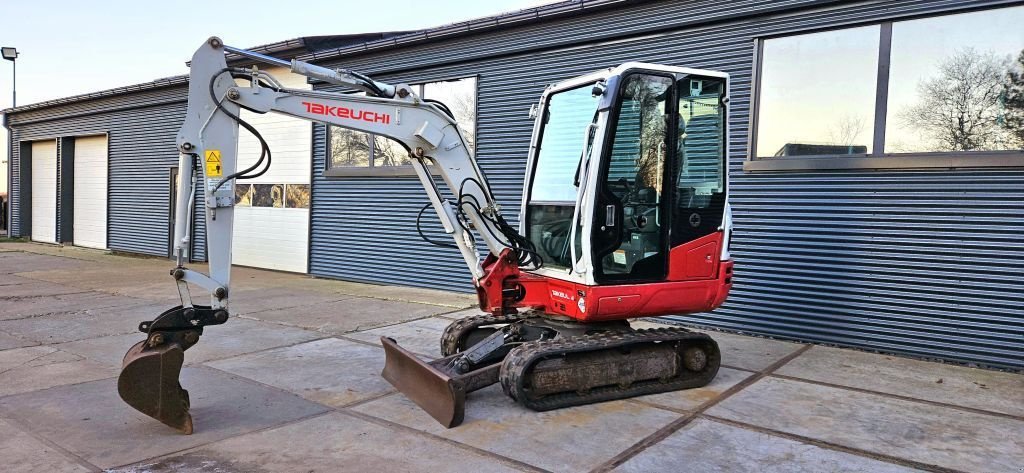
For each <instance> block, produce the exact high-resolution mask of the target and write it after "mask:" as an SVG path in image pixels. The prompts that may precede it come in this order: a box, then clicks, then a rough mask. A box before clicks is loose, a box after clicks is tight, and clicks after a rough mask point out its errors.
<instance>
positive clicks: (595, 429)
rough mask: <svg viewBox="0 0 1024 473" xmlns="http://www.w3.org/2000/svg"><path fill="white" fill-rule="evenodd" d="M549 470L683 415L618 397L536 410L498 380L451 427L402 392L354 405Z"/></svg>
mask: <svg viewBox="0 0 1024 473" xmlns="http://www.w3.org/2000/svg"><path fill="white" fill-rule="evenodd" d="M352 409H354V410H356V411H359V412H362V413H364V414H367V415H371V416H374V417H379V418H382V419H386V420H389V421H391V422H395V423H398V424H401V425H405V426H408V427H411V428H414V429H416V430H421V431H424V432H429V433H432V434H435V435H439V436H441V437H445V438H448V439H451V440H454V441H457V442H460V443H464V444H467V445H471V446H474V447H477V448H479V449H482V450H486V451H488V452H494V453H497V454H499V455H502V456H505V457H508V458H512V459H515V460H518V461H521V462H523V463H527V464H530V465H534V466H537V467H539V468H543V469H545V470H550V471H567V472H576V471H587V470H590V469H593V468H594V467H597V466H599V465H601V464H602V463H604V462H606V461H608V460H610V459H611V458H613V457H614V456H615V455H617V454H618V453H619V452H620V451H622V450H625V449H626V448H628V447H630V446H631V445H633V444H634V443H636V442H637V441H638V440H640V439H642V438H644V437H646V436H648V435H650V434H652V433H654V432H655V431H657V430H658V429H660V428H662V427H664V426H665V425H667V424H669V423H670V422H672V421H674V420H676V419H678V418H679V417H680V415H679V414H676V413H673V412H670V411H666V410H662V409H658V408H654V407H650V406H645V405H642V404H639V403H633V402H625V401H613V402H605V403H600V404H591V405H587V406H579V407H571V408H567V409H558V410H554V411H548V412H534V411H531V410H528V409H526V408H524V407H521V406H519V405H518V404H516V403H515V401H513V400H511V399H510V398H508V396H506V395H505V394H504V393H503V392H502V391H501V387H500V386H498V385H494V386H490V387H488V388H485V389H482V390H480V391H477V392H474V393H471V394H470V395H469V396H468V398H467V400H466V418H465V422H463V424H462V425H460V426H458V427H455V428H453V429H446V428H444V427H443V426H442V425H441V424H439V423H437V421H436V420H434V419H433V418H432V417H430V416H429V415H428V414H427V413H425V412H423V411H422V410H421V409H420V408H419V407H418V406H416V404H414V403H412V402H411V401H409V400H408V399H406V397H405V396H403V395H401V394H394V395H391V396H386V397H383V398H381V399H377V400H374V401H370V402H367V403H366V404H361V405H359V406H356V407H354V408H352Z"/></svg>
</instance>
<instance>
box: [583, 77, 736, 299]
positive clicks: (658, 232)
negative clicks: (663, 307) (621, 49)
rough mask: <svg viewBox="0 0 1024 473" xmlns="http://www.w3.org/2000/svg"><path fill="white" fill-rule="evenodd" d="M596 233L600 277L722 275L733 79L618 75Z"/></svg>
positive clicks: (606, 280)
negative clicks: (727, 138)
mask: <svg viewBox="0 0 1024 473" xmlns="http://www.w3.org/2000/svg"><path fill="white" fill-rule="evenodd" d="M619 84H620V88H619V90H618V94H617V99H616V104H615V106H614V107H613V109H612V111H611V113H610V115H609V119H608V127H607V130H608V131H607V135H606V136H605V145H604V147H603V148H604V149H603V153H602V154H603V156H602V159H601V168H600V172H599V177H598V179H597V182H596V188H595V199H594V203H595V206H594V214H593V223H592V225H593V226H592V232H591V252H592V253H591V255H592V261H593V265H594V279H595V281H596V282H597V283H599V284H631V283H639V282H650V281H663V280H666V279H669V280H673V281H678V280H689V279H706V278H710V277H713V275H714V268H716V267H717V264H718V260H719V254H720V249H721V248H720V246H721V245H722V244H724V243H723V241H722V240H723V238H722V235H720V233H721V232H720V229H721V225H722V219H723V216H724V212H725V203H726V189H725V186H726V175H725V159H726V156H727V153H726V145H727V143H726V141H725V106H724V103H723V97H725V93H726V79H724V78H720V77H702V76H696V75H691V74H683V73H675V74H671V73H667V72H646V71H645V72H640V71H638V72H632V73H627V74H625V75H624V76H623V77H622V79H621V80H620V81H619Z"/></svg>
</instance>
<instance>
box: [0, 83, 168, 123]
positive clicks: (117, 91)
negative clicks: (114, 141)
mask: <svg viewBox="0 0 1024 473" xmlns="http://www.w3.org/2000/svg"><path fill="white" fill-rule="evenodd" d="M187 83H188V75H180V76H171V77H164V78H162V79H157V80H154V81H152V82H143V83H141V84H132V85H126V86H123V87H115V88H113V89H107V90H101V91H99V92H89V93H86V94H79V95H72V96H70V97H61V98H59V99H53V100H46V101H43V102H36V103H33V104H29V105H22V106H20V107H12V108H7V109H4V110H0V113H3V114H4V115H9V114H15V113H21V112H27V111H30V110H38V109H41V108H47V107H52V106H54V105H62V104H68V103H74V102H83V101H86V100H94V99H99V98H104V97H113V96H116V95H122V94H126V93H130V92H139V91H143V90H154V89H162V88H165V87H173V86H176V85H184V84H187Z"/></svg>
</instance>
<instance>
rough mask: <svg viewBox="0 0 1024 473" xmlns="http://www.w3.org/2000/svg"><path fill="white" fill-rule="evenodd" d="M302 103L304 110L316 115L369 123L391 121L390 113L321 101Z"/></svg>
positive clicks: (388, 122) (386, 122)
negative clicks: (336, 105)
mask: <svg viewBox="0 0 1024 473" xmlns="http://www.w3.org/2000/svg"><path fill="white" fill-rule="evenodd" d="M302 105H305V106H306V111H307V112H309V113H315V114H317V115H326V116H328V117H338V118H349V119H352V120H362V121H364V122H371V123H383V124H385V125H387V124H390V123H391V115H390V114H387V113H377V112H371V111H368V110H356V109H354V108H348V107H335V106H332V105H324V104H322V103H313V102H302Z"/></svg>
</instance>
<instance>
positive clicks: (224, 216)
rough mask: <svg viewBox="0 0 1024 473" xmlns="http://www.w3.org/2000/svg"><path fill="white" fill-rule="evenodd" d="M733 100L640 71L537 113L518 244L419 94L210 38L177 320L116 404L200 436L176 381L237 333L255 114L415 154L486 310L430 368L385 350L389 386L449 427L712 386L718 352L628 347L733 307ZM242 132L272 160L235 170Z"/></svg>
mask: <svg viewBox="0 0 1024 473" xmlns="http://www.w3.org/2000/svg"><path fill="white" fill-rule="evenodd" d="M225 53H234V54H236V55H239V56H243V57H247V58H249V59H252V60H254V61H256V62H260V63H266V64H270V65H273V66H283V67H287V68H289V69H290V70H291V71H292V72H294V73H296V74H301V75H303V76H306V77H309V78H312V79H315V80H318V81H323V82H327V83H331V84H336V85H341V86H345V87H347V88H350V89H352V90H353V91H362V92H364V93H365V94H352V93H332V92H321V91H316V90H297V89H288V88H286V87H284V86H282V85H281V83H279V82H278V81H277V80H275V79H274V78H273V77H272V76H270V75H268V74H266V73H265V72H262V71H260V70H259V69H257V68H255V67H252V68H248V69H244V68H234V67H229V66H228V65H227V62H226V60H225ZM728 91H729V77H728V75H726V74H724V73H721V72H714V71H705V70H697V69H687V68H681V67H669V66H661V65H655V64H644V63H635V62H630V63H626V64H622V65H620V66H617V67H612V68H608V69H603V70H600V71H597V72H594V73H592V74H587V75H584V76H581V77H577V78H574V79H569V80H566V81H564V82H560V83H557V84H553V85H550V86H548V87H547V88H546V89H545V90H544V92H543V94H542V95H541V97H540V101H539V103H538V104H537V105H536V106H535V107H534V108H533V109H532V110H531V112H530V113H531V115H532V116H533V117H534V119H535V125H534V129H533V137H532V142H531V144H530V148H529V150H523V152H524V153H528V160H527V171H526V176H525V184H524V188H523V200H522V205H521V206H520V208H519V215H518V222H519V223H518V228H517V227H515V226H513V225H511V224H509V223H508V222H507V221H506V220H505V218H504V217H503V216H502V209H501V208H500V206H499V205H498V204H497V202H496V200H495V198H494V195H493V194H492V192H491V188H490V186H489V185H488V182H487V179H486V177H485V176H484V173H483V172H482V171H481V169H480V167H479V166H478V164H477V162H476V159H475V158H474V156H473V154H472V152H471V151H470V150H469V149H468V148H467V147H466V140H465V138H464V137H463V136H462V134H461V133H460V131H459V129H458V126H457V124H456V120H455V118H454V116H453V114H452V113H451V111H450V110H449V109H448V107H446V106H445V105H444V104H443V103H440V102H437V101H433V100H427V99H423V98H421V97H419V96H418V95H417V94H416V92H414V89H413V88H412V87H410V86H408V85H404V84H398V85H390V84H385V83H382V82H378V81H375V80H373V79H371V78H369V77H367V76H365V75H362V74H359V73H357V72H354V71H351V70H345V69H328V68H324V67H320V66H316V65H312V64H308V63H305V62H301V61H297V60H292V61H291V62H287V61H283V60H280V59H276V58H272V57H269V56H265V55H262V54H259V53H254V52H250V51H246V50H242V49H237V48H232V47H230V46H225V45H224V44H223V43H222V42H221V40H220V39H218V38H216V37H214V38H210V39H209V40H208V41H207V42H206V43H204V44H203V45H202V46H201V47H200V48H199V49H198V50H197V51H196V53H195V55H194V56H193V57H192V63H191V75H190V80H189V92H188V94H189V95H188V110H187V114H186V116H185V122H184V124H183V125H182V128H181V131H180V132H179V133H178V137H177V144H178V148H179V150H180V152H181V156H180V162H179V169H180V175H182V176H196V175H197V173H196V172H195V167H196V166H198V167H199V170H200V171H201V176H202V177H201V178H199V177H198V176H196V177H193V179H189V178H187V177H186V178H183V179H181V180H180V184H179V185H178V193H177V195H178V201H177V208H176V212H177V214H176V219H175V228H174V254H175V256H176V259H177V265H176V267H175V268H174V269H172V270H171V276H173V278H174V280H175V281H176V283H177V287H178V292H179V294H180V296H181V305H180V306H177V307H174V308H172V309H169V310H167V311H166V312H164V313H162V314H160V315H159V316H158V317H156V318H155V319H154V320H152V321H145V322H142V323H141V324H140V325H139V330H140V331H141V332H143V333H145V334H146V337H145V339H144V340H142V341H141V342H139V343H138V344H136V345H135V346H133V347H132V348H131V349H130V350H129V351H128V353H127V354H126V355H125V358H124V364H123V367H122V371H121V375H120V378H119V380H118V392H119V393H120V395H121V398H122V399H124V400H125V401H126V402H127V403H128V404H130V405H131V406H132V407H134V408H136V409H138V410H139V411H141V412H143V413H145V414H147V415H149V416H151V417H153V418H155V419H157V420H159V421H161V422H163V423H164V424H167V425H168V426H171V427H173V428H175V429H178V430H180V431H182V432H184V433H191V432H192V417H191V415H190V414H189V397H188V392H187V391H185V390H184V389H182V387H181V385H180V383H179V379H178V376H179V374H180V371H181V367H182V363H183V361H184V352H185V351H186V350H188V348H189V347H191V346H193V345H195V344H196V342H198V340H199V337H200V335H202V333H203V330H204V328H205V327H207V326H209V325H219V324H223V323H225V322H227V321H228V319H229V316H228V315H229V312H228V300H229V296H230V294H231V290H230V275H231V232H232V221H233V214H234V205H235V191H234V186H235V183H236V181H240V180H244V179H249V178H253V177H256V176H259V175H260V174H262V173H263V172H265V171H266V169H268V167H269V166H270V164H271V150H270V149H269V147H268V146H267V143H266V141H264V139H263V138H262V137H261V136H260V134H259V132H258V131H257V130H256V129H255V128H254V127H252V126H251V125H249V124H248V123H246V122H245V121H243V120H242V119H241V118H239V110H240V109H243V108H244V109H246V110H250V111H252V112H256V113H268V112H275V113H282V114H285V115H289V116H292V117H297V118H302V119H306V120H311V121H316V122H322V123H326V124H330V125H334V126H339V127H343V128H348V129H352V130H357V131H362V132H368V133H373V134H376V135H380V136H384V137H387V138H390V139H392V140H394V141H396V142H398V143H400V144H401V145H402V146H404V147H405V149H406V150H407V151H408V153H409V156H410V158H411V161H412V167H413V169H414V170H415V172H416V175H417V176H418V177H419V179H420V181H421V182H422V184H423V188H424V190H425V191H426V194H427V198H428V199H429V204H428V205H432V206H433V209H434V211H435V212H436V214H437V216H438V217H439V219H440V221H441V225H442V226H443V227H444V230H445V232H447V233H448V234H450V235H451V236H452V240H453V242H452V243H451V244H447V243H446V244H445V245H448V246H451V247H454V248H457V249H458V251H459V252H460V253H461V254H462V257H463V258H464V259H465V261H466V265H467V266H468V268H469V271H470V272H471V273H472V275H473V282H474V284H475V286H476V292H477V295H478V296H479V302H480V309H481V310H482V311H483V314H482V315H479V316H475V317H468V318H463V319H461V320H458V321H455V322H453V323H452V324H451V325H449V326H448V327H447V328H446V329H445V331H444V333H443V336H442V338H441V352H442V356H443V357H442V358H440V359H437V360H433V361H423V360H421V359H420V358H419V357H417V356H415V355H413V354H412V353H410V352H408V351H406V350H405V349H403V348H402V347H400V346H399V345H398V344H397V343H396V342H395V340H392V339H390V338H386V337H384V338H382V339H381V343H382V344H383V347H384V351H385V355H386V360H385V363H384V369H383V373H382V375H383V377H384V378H386V379H387V380H388V381H389V382H391V384H393V385H394V386H395V387H396V388H397V389H398V390H399V391H401V392H402V393H403V394H405V395H406V396H407V397H408V398H409V399H411V400H412V401H414V402H416V404H418V405H419V406H420V407H421V408H423V409H424V410H425V411H426V412H427V413H429V414H430V415H431V416H433V417H434V418H435V419H437V421H438V422H440V423H441V424H443V425H445V426H446V427H453V426H456V425H458V424H459V423H461V422H462V420H463V412H464V409H465V400H466V395H467V393H469V392H472V391H474V390H477V389H480V388H483V387H485V386H489V385H492V384H494V383H499V382H500V383H501V386H502V388H503V390H504V392H505V393H506V394H508V396H509V397H511V398H512V399H514V400H515V401H516V402H518V403H520V404H522V405H523V406H526V407H528V408H530V409H534V410H538V411H544V410H550V409H558V408H562V407H567V406H575V405H580V404H587V403H593V402H601V401H609V400H614V399H622V398H628V397H632V396H638V395H644V394H653V393H659V392H665V391H672V390H678V389H686V388H694V387H699V386H704V385H706V384H708V383H709V382H710V381H711V380H712V379H713V378H714V377H715V375H716V373H717V372H718V368H719V363H720V358H721V357H720V352H719V350H718V346H717V344H716V343H715V342H714V340H712V339H711V338H710V337H708V336H707V335H705V334H702V333H695V332H692V331H689V330H686V329H684V328H660V329H649V330H643V329H633V328H631V327H630V325H629V322H628V319H631V318H636V317H650V316H660V315H668V314H687V313H695V312H703V311H709V310H712V309H715V308H716V307H718V306H719V305H721V304H722V302H724V301H725V298H726V296H727V295H728V293H729V289H730V287H731V284H732V270H733V263H732V261H731V258H730V256H729V239H730V236H731V231H732V222H731V212H730V209H729V203H728V177H727V176H728V172H727V168H726V163H727V162H728V138H729V133H728V120H727V115H728V109H729V107H728V103H729V99H728ZM523 112H524V115H525V114H526V111H525V110H524V111H523ZM239 126H241V127H243V128H245V129H246V130H248V132H250V133H252V134H253V135H255V136H256V138H257V139H258V140H259V142H260V144H261V148H262V152H261V156H260V158H259V159H258V160H257V161H256V163H255V164H253V165H252V166H251V167H248V168H247V169H242V170H236V157H237V156H236V151H237V149H236V146H237V142H238V127H239ZM435 174H437V175H440V177H441V178H442V179H443V181H444V184H445V185H446V186H447V188H448V194H447V195H450V198H446V197H445V196H446V194H445V193H442V190H441V189H440V188H439V187H438V185H437V184H436V183H435V180H434V179H433V175H435ZM196 193H199V194H200V195H202V197H203V199H202V201H203V202H205V206H204V207H205V214H206V215H205V218H206V245H207V255H208V260H209V274H208V275H207V274H203V273H200V272H197V271H194V270H191V269H188V268H186V267H185V263H186V262H187V259H188V248H189V246H190V241H189V235H190V229H189V225H190V222H191V220H192V216H191V209H192V208H193V205H192V203H193V202H194V199H195V197H196ZM380 211H381V212H388V211H389V209H387V208H381V209H380ZM411 225H413V222H410V226H411ZM417 225H418V222H417ZM478 242H482V243H483V245H485V246H486V252H484V251H481V249H478V248H477V244H478ZM432 243H434V244H438V243H437V242H432ZM482 254H486V256H485V257H481V255H482ZM190 285H192V286H198V287H199V288H202V289H203V291H204V292H208V293H209V294H210V299H209V301H210V302H209V305H200V304H198V303H193V301H192V296H191V295H190V292H189V286H190Z"/></svg>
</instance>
